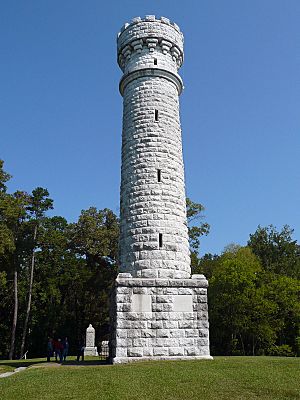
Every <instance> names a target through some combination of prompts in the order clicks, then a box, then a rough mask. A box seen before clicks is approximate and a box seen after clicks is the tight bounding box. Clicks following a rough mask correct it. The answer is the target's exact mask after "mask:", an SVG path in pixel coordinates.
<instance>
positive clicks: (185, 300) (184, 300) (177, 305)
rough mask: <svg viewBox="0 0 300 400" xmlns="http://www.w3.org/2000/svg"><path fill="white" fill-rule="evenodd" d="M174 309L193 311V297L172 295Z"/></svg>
mask: <svg viewBox="0 0 300 400" xmlns="http://www.w3.org/2000/svg"><path fill="white" fill-rule="evenodd" d="M173 304H174V311H177V312H180V311H190V312H192V311H193V297H192V295H189V294H188V295H186V294H184V295H181V294H180V295H176V296H173Z"/></svg>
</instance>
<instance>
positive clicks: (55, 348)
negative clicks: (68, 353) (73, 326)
mask: <svg viewBox="0 0 300 400" xmlns="http://www.w3.org/2000/svg"><path fill="white" fill-rule="evenodd" d="M52 343H53V351H54V356H55V361H57V355H58V353H57V348H58V341H57V340H56V339H53V340H52Z"/></svg>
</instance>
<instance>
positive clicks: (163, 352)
mask: <svg viewBox="0 0 300 400" xmlns="http://www.w3.org/2000/svg"><path fill="white" fill-rule="evenodd" d="M168 354H169V349H168V347H153V355H154V356H167V355H168Z"/></svg>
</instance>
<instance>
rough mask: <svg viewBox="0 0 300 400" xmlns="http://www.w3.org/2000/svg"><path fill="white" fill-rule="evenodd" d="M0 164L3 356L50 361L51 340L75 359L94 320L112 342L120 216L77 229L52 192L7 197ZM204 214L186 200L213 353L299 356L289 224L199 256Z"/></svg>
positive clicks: (94, 212) (296, 258)
mask: <svg viewBox="0 0 300 400" xmlns="http://www.w3.org/2000/svg"><path fill="white" fill-rule="evenodd" d="M3 164H4V163H3V161H1V160H0V299H1V302H0V337H1V340H0V358H4V359H5V358H10V359H12V358H19V357H22V356H23V355H24V353H25V352H26V351H27V350H28V351H29V356H30V357H35V356H43V355H44V354H45V349H46V343H47V337H48V336H49V335H50V336H57V337H59V336H60V337H62V336H67V337H68V338H69V342H70V344H71V352H72V350H73V351H74V350H75V346H76V342H77V339H78V338H79V337H80V336H81V335H82V334H83V333H84V332H85V329H86V327H87V326H88V324H89V323H92V324H93V326H94V327H95V329H96V335H97V336H96V344H97V343H99V342H100V341H101V340H105V339H108V334H109V294H110V290H111V287H112V285H113V282H114V279H115V277H116V275H117V270H118V237H119V220H118V217H117V216H116V215H115V214H114V212H113V211H111V210H110V209H108V208H105V209H103V210H98V209H97V208H95V207H90V208H89V209H87V210H82V211H81V214H80V216H79V218H78V220H77V221H76V222H73V223H68V222H67V220H66V219H65V218H64V217H61V216H52V217H50V216H49V211H50V210H52V209H53V200H52V199H51V198H50V197H49V193H48V191H47V189H45V188H41V187H37V188H35V189H34V190H33V191H32V193H26V192H24V191H21V190H20V191H16V192H14V193H8V190H7V182H8V181H9V180H10V178H11V176H10V175H9V174H8V173H7V172H5V170H4V166H3ZM203 211H204V207H203V206H202V205H201V204H198V203H194V202H192V201H191V200H189V199H187V216H188V221H189V238H190V247H191V259H192V271H193V273H204V274H205V275H206V277H207V278H208V280H209V291H208V295H209V316H210V335H211V338H210V340H211V350H212V354H215V355H216V354H228V355H235V354H241V355H242V354H245V355H248V354H253V355H254V354H283V355H295V354H298V355H299V345H300V343H299V340H300V339H299V336H300V334H299V327H300V302H299V293H300V250H299V245H298V244H297V242H296V241H295V240H293V239H292V234H293V231H292V229H291V228H289V227H288V226H285V227H284V228H283V229H282V230H281V231H280V232H278V231H277V230H276V228H274V227H272V226H269V227H258V229H257V230H256V232H255V233H254V234H252V235H250V237H249V241H248V243H247V246H245V247H241V246H237V245H230V246H228V247H227V248H226V249H225V250H224V252H223V253H222V254H220V255H212V254H205V255H204V256H202V257H200V256H199V248H200V239H201V236H203V235H207V234H208V233H209V229H210V227H209V224H208V223H207V222H205V221H204V220H203ZM72 346H73V348H72ZM297 352H298V353H297Z"/></svg>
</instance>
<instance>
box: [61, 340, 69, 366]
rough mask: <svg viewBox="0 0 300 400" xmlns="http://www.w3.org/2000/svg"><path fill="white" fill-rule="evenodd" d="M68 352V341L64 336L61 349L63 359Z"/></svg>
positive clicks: (64, 359)
mask: <svg viewBox="0 0 300 400" xmlns="http://www.w3.org/2000/svg"><path fill="white" fill-rule="evenodd" d="M68 354H69V342H68V338H67V337H66V338H65V340H64V341H63V351H62V357H63V361H66V358H67V355H68Z"/></svg>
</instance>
